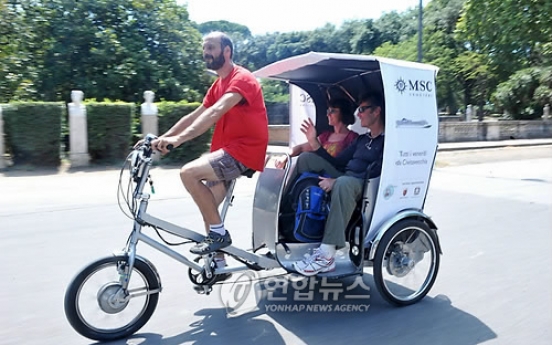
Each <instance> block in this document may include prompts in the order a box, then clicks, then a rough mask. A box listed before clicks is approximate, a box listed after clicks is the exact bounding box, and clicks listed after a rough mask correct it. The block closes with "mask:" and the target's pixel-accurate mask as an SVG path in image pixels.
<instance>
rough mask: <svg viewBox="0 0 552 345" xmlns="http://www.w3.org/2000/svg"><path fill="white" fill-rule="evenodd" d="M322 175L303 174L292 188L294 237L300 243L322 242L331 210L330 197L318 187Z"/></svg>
mask: <svg viewBox="0 0 552 345" xmlns="http://www.w3.org/2000/svg"><path fill="white" fill-rule="evenodd" d="M319 176H320V175H318V174H314V173H308V172H307V173H303V174H301V175H300V176H299V178H298V179H297V181H296V182H295V184H294V185H293V188H292V193H291V197H292V198H293V199H292V200H293V208H294V209H295V226H294V229H293V237H294V239H295V240H297V241H300V242H320V241H321V240H322V237H323V236H324V226H325V224H326V218H327V217H328V213H329V210H330V196H329V194H328V193H326V192H325V191H324V190H323V189H322V188H320V187H319V186H318V183H319V182H320V180H319V178H318V177H319Z"/></svg>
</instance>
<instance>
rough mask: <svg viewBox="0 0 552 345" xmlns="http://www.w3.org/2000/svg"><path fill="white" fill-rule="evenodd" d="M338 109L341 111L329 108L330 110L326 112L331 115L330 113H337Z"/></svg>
mask: <svg viewBox="0 0 552 345" xmlns="http://www.w3.org/2000/svg"><path fill="white" fill-rule="evenodd" d="M338 111H339V109H332V108H328V110H327V111H326V113H327V114H328V115H330V114H335V113H337V112H338Z"/></svg>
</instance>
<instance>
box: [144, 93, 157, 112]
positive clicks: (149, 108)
mask: <svg viewBox="0 0 552 345" xmlns="http://www.w3.org/2000/svg"><path fill="white" fill-rule="evenodd" d="M154 98H155V93H153V91H150V90H148V91H144V100H145V102H144V103H142V105H141V111H142V115H157V106H156V105H155V103H153V99H154Z"/></svg>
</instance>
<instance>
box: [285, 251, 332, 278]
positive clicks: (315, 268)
mask: <svg viewBox="0 0 552 345" xmlns="http://www.w3.org/2000/svg"><path fill="white" fill-rule="evenodd" d="M293 268H295V270H296V271H297V272H298V273H301V274H302V275H304V276H313V275H316V274H318V273H323V272H331V271H333V270H335V259H334V258H333V257H331V258H326V257H324V255H323V254H322V253H321V252H320V250H318V248H317V249H315V250H314V251H313V253H312V255H310V256H306V257H305V258H304V259H303V260H301V261H295V262H294V263H293Z"/></svg>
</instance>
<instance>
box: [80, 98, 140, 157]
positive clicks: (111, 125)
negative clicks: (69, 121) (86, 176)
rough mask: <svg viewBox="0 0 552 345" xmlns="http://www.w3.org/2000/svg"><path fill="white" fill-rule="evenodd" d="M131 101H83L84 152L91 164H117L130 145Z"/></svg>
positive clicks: (132, 109) (132, 105) (132, 107)
mask: <svg viewBox="0 0 552 345" xmlns="http://www.w3.org/2000/svg"><path fill="white" fill-rule="evenodd" d="M134 107H135V105H134V104H132V103H122V102H117V103H110V102H102V103H98V102H86V113H87V126H88V153H89V154H90V159H91V161H92V163H117V162H120V161H121V160H123V159H124V158H125V157H126V156H127V155H128V153H129V151H130V148H131V146H132V144H133V143H132V142H131V141H132V140H131V139H132V136H131V121H132V114H133V112H134Z"/></svg>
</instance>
